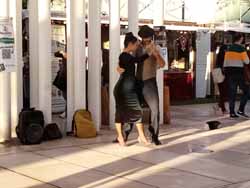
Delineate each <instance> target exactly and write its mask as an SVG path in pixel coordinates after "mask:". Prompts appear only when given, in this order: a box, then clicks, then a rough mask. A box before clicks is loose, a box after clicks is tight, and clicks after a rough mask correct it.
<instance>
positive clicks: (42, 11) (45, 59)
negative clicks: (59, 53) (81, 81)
mask: <svg viewBox="0 0 250 188" xmlns="http://www.w3.org/2000/svg"><path fill="white" fill-rule="evenodd" d="M38 7H39V9H38V23H39V31H38V48H39V61H38V62H39V63H38V64H39V109H40V110H41V111H43V113H44V118H45V123H51V120H52V106H51V105H52V104H51V103H52V101H51V89H52V81H51V20H50V0H42V1H41V0H39V1H38Z"/></svg>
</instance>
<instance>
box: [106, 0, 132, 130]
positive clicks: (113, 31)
mask: <svg viewBox="0 0 250 188" xmlns="http://www.w3.org/2000/svg"><path fill="white" fill-rule="evenodd" d="M129 1H131V0H129ZM109 2H110V7H109V11H110V13H109V14H110V16H109V17H110V21H109V29H110V31H109V38H110V44H109V47H110V52H109V53H110V58H109V101H110V105H109V109H110V114H109V119H110V127H111V128H113V127H114V123H115V99H114V95H113V90H114V86H115V84H116V82H117V80H118V77H119V74H118V73H117V71H116V68H117V66H118V62H119V60H118V59H119V54H120V2H119V1H117V0H110V1H109Z"/></svg>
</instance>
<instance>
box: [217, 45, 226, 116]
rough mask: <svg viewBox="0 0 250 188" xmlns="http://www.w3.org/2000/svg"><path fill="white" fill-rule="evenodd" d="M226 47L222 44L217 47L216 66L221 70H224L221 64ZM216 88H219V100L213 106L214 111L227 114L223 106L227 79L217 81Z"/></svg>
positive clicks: (222, 63)
mask: <svg viewBox="0 0 250 188" xmlns="http://www.w3.org/2000/svg"><path fill="white" fill-rule="evenodd" d="M227 49H228V45H225V44H223V45H222V46H221V47H220V49H219V53H218V55H217V59H216V68H221V70H222V72H224V71H223V65H224V59H225V53H226V51H227ZM218 88H219V102H218V104H217V105H216V106H214V109H215V110H216V111H217V110H219V109H220V110H221V112H222V113H223V114H227V113H228V112H227V109H226V106H225V103H226V101H227V100H228V85H227V80H226V79H224V81H223V82H221V83H218Z"/></svg>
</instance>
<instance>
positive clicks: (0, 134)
mask: <svg viewBox="0 0 250 188" xmlns="http://www.w3.org/2000/svg"><path fill="white" fill-rule="evenodd" d="M0 17H4V18H8V17H9V0H0ZM10 139H11V101H10V73H7V72H0V142H4V141H8V140H10Z"/></svg>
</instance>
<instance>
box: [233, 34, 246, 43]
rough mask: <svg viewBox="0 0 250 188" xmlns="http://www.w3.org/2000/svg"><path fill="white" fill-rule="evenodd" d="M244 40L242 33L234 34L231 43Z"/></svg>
mask: <svg viewBox="0 0 250 188" xmlns="http://www.w3.org/2000/svg"><path fill="white" fill-rule="evenodd" d="M242 37H243V38H244V36H243V34H242V33H238V32H237V33H234V35H233V42H238V41H239V40H240V39H241V38H242Z"/></svg>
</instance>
